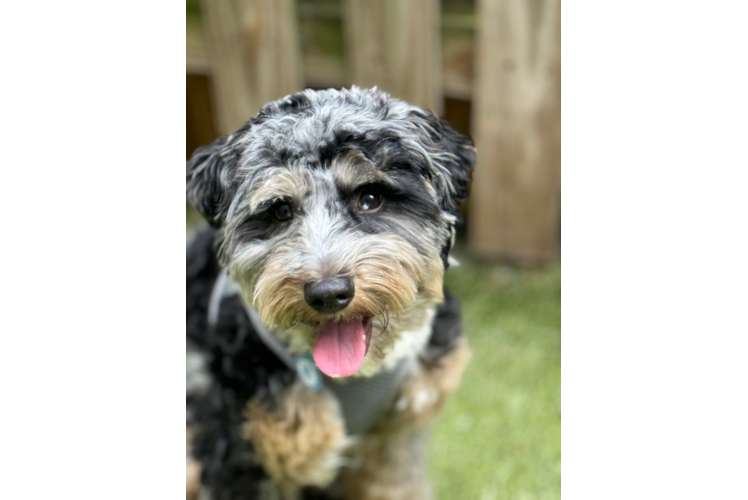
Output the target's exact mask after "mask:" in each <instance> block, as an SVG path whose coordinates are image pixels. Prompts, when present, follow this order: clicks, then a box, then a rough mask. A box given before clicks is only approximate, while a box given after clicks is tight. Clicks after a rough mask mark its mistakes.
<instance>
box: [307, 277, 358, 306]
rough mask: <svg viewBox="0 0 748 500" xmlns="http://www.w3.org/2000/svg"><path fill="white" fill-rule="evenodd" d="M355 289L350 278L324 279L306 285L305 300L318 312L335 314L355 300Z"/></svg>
mask: <svg viewBox="0 0 748 500" xmlns="http://www.w3.org/2000/svg"><path fill="white" fill-rule="evenodd" d="M354 292H355V287H354V286H353V280H352V279H350V278H322V279H321V280H319V281H315V282H314V283H307V284H306V285H304V299H306V303H307V304H309V305H310V306H311V308H312V309H314V310H315V311H317V312H321V313H325V314H333V313H336V312H338V311H342V310H343V309H345V308H346V307H348V304H350V303H351V300H353V294H354Z"/></svg>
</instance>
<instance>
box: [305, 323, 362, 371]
mask: <svg viewBox="0 0 748 500" xmlns="http://www.w3.org/2000/svg"><path fill="white" fill-rule="evenodd" d="M316 326H317V335H316V339H315V341H314V348H313V350H312V356H313V358H314V362H315V363H316V364H317V368H319V369H320V371H321V372H322V373H324V374H325V375H327V376H328V377H334V378H338V377H349V376H351V375H353V374H355V373H356V372H357V371H358V370H359V368H361V364H362V363H363V362H364V358H365V357H366V353H367V352H368V350H369V344H370V343H371V332H372V322H371V317H370V316H367V317H363V318H352V319H338V320H336V321H324V322H321V323H319V324H317V325H316Z"/></svg>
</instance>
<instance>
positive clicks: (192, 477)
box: [187, 425, 202, 500]
mask: <svg viewBox="0 0 748 500" xmlns="http://www.w3.org/2000/svg"><path fill="white" fill-rule="evenodd" d="M194 436H195V430H194V429H193V428H192V427H191V426H189V425H188V426H187V500H196V499H197V494H198V492H199V491H200V472H201V469H202V468H201V467H200V463H199V462H198V461H197V460H195V459H194V458H192V453H190V449H191V448H192V439H193V438H194Z"/></svg>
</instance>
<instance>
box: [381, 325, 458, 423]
mask: <svg viewBox="0 0 748 500" xmlns="http://www.w3.org/2000/svg"><path fill="white" fill-rule="evenodd" d="M470 357H471V353H470V348H469V347H468V344H467V341H466V340H465V339H464V338H461V339H459V340H458V341H457V343H456V344H455V347H454V348H453V349H452V350H451V351H450V352H449V353H447V354H445V355H444V356H442V357H440V358H439V359H438V360H435V361H434V362H433V363H429V364H425V363H419V364H418V366H417V367H416V369H415V371H414V372H413V373H412V374H411V375H410V376H409V377H408V378H407V379H405V381H404V382H403V385H402V387H401V389H400V394H399V396H398V398H397V399H396V400H395V405H394V408H393V412H394V415H393V416H394V418H395V419H396V421H399V422H402V423H403V424H406V425H408V424H410V425H415V426H423V425H426V424H428V423H429V422H431V421H432V420H433V419H435V418H436V417H437V416H438V415H439V413H441V410H442V409H443V408H444V404H445V403H446V402H447V400H448V399H449V397H450V396H452V394H454V392H455V391H456V390H457V388H458V387H459V386H460V381H461V380H462V374H463V373H464V372H465V369H466V368H467V365H468V363H469V362H470Z"/></svg>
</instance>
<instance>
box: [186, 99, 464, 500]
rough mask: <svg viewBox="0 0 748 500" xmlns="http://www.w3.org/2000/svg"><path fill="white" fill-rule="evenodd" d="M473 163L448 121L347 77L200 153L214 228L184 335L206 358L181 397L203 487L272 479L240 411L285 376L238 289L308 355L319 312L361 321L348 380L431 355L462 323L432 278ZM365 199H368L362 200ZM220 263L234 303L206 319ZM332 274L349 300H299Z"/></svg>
mask: <svg viewBox="0 0 748 500" xmlns="http://www.w3.org/2000/svg"><path fill="white" fill-rule="evenodd" d="M474 163H475V153H474V149H473V147H472V143H471V142H470V141H469V139H467V138H466V137H464V136H462V135H461V134H458V133H457V132H455V131H454V130H453V129H452V128H451V127H450V126H449V125H448V124H447V123H446V122H445V121H444V120H441V119H439V118H438V117H436V116H435V115H434V114H433V113H430V112H428V111H424V110H421V109H420V108H417V107H414V106H411V105H409V104H407V103H405V102H402V101H399V100H397V99H394V98H392V97H390V96H389V95H387V94H385V93H383V92H380V91H377V90H376V89H371V90H363V89H358V88H355V87H354V88H352V89H350V90H345V89H344V90H326V91H311V90H307V91H304V92H300V93H298V94H294V95H291V96H288V97H286V98H283V99H280V100H278V101H275V102H272V103H270V104H268V105H267V106H265V107H264V108H263V109H262V110H261V111H260V113H259V114H258V115H257V117H255V118H252V119H250V120H249V121H248V122H247V123H246V124H245V125H244V126H242V127H241V128H240V129H239V130H237V131H236V132H235V133H233V134H231V135H229V136H225V137H221V138H219V139H217V140H216V141H215V142H214V143H213V144H211V145H209V146H207V147H203V148H200V149H198V150H197V151H196V152H195V154H194V155H193V157H192V158H191V159H190V160H189V161H188V163H187V195H188V199H189V201H190V202H191V203H192V204H193V206H194V207H195V208H196V209H197V210H198V211H199V212H200V213H201V214H202V215H203V217H204V218H205V219H206V220H207V221H208V222H209V223H210V225H211V226H213V227H212V228H211V229H204V230H202V231H200V232H198V233H197V234H196V235H195V236H194V237H193V239H192V241H191V242H190V244H189V245H188V249H187V336H188V347H189V349H190V350H191V352H192V355H193V356H197V357H198V358H199V359H204V360H205V365H206V366H205V370H203V372H202V373H201V375H200V376H199V377H198V378H199V381H200V382H199V383H195V384H192V385H194V386H195V389H194V390H193V391H192V393H191V394H188V406H189V412H188V415H189V418H190V419H191V420H192V423H194V424H195V426H196V427H197V434H196V437H195V439H194V442H193V454H194V456H195V457H196V458H197V459H198V460H199V461H200V463H201V465H202V482H203V484H204V486H205V489H206V491H209V492H210V496H211V498H214V499H216V500H223V499H239V498H247V499H249V498H262V495H266V494H267V488H268V484H270V483H269V482H268V475H267V473H266V471H265V470H264V469H263V464H262V461H261V459H260V458H258V456H257V454H256V453H255V450H254V449H253V445H252V443H251V442H250V441H249V440H247V439H244V438H243V434H242V427H243V426H244V425H246V423H247V422H246V419H247V413H246V407H247V404H248V402H250V401H262V402H265V401H268V402H269V404H270V406H271V407H272V405H273V403H272V402H273V401H274V400H276V399H278V398H279V397H280V394H281V393H282V392H283V391H284V390H286V389H287V388H288V387H290V386H291V385H293V384H294V383H295V375H294V373H292V372H291V371H290V370H289V369H288V368H287V367H286V366H285V365H284V364H283V363H282V362H281V361H280V360H278V359H277V358H276V357H275V356H274V355H273V354H272V353H271V351H270V350H269V349H268V348H267V346H265V344H264V343H263V342H262V341H261V340H260V339H259V337H258V335H257V333H256V332H255V331H254V328H253V327H252V324H251V322H250V320H249V318H248V317H247V316H246V314H245V312H244V308H243V306H242V304H241V302H240V301H241V300H245V301H247V302H248V303H249V304H251V305H252V306H253V307H255V308H256V309H257V310H258V312H259V313H260V316H261V318H262V320H263V323H264V324H265V325H267V326H268V327H269V328H271V330H272V331H273V333H274V334H275V335H276V336H277V337H278V338H280V339H281V340H282V341H283V342H284V343H285V344H286V345H287V346H288V349H289V350H290V351H292V352H294V353H299V354H303V353H305V352H309V351H310V349H311V348H312V346H313V344H314V338H315V325H316V324H319V323H320V322H321V321H328V320H330V319H331V318H332V319H336V320H337V319H346V320H347V319H350V318H360V317H366V318H371V322H372V324H373V326H372V328H373V332H372V335H371V345H370V348H369V350H368V352H367V354H366V358H365V360H364V363H363V365H362V366H361V368H360V370H359V372H358V373H356V375H355V376H360V377H366V376H372V375H375V374H377V373H379V372H380V371H381V370H383V369H388V368H392V367H393V366H395V365H396V364H397V363H398V362H400V361H402V360H403V359H404V358H413V359H416V360H417V359H418V358H419V357H421V358H426V357H428V358H429V359H431V360H434V359H438V358H439V357H440V356H442V355H444V353H447V352H449V351H450V349H452V348H453V346H454V343H455V338H456V337H458V336H460V335H461V332H462V330H461V328H460V326H459V325H460V322H459V306H458V305H457V302H456V298H454V296H452V295H451V294H449V293H448V292H445V291H444V289H443V285H442V280H443V273H444V271H445V270H446V268H447V267H448V255H449V250H450V248H451V246H452V244H453V240H454V231H455V224H456V222H457V221H458V218H459V207H460V203H461V201H462V200H463V199H464V198H465V197H466V196H467V188H468V182H469V180H470V176H471V172H472V168H473V166H474ZM364 197H368V199H369V200H371V199H375V200H377V203H379V205H378V206H377V208H376V209H375V210H366V209H365V208H366V205H365V204H362V201H361V200H362V199H363V198H364ZM279 207H282V210H283V211H284V212H283V214H284V217H280V218H279V217H278V216H277V215H278V210H279ZM289 209H290V212H289ZM289 213H290V214H291V216H290V217H289V218H286V217H285V215H287V214H289ZM221 267H223V268H226V269H228V271H229V275H230V277H231V279H232V280H233V281H234V282H235V283H236V284H238V286H240V288H241V291H242V295H243V299H242V298H241V297H239V296H233V297H229V298H226V299H224V301H223V304H222V307H221V308H220V315H219V319H218V324H217V326H216V327H215V328H213V329H209V328H208V325H207V307H208V301H209V297H210V293H211V290H212V287H213V283H214V280H215V278H216V276H217V274H218V272H219V269H220V268H221ZM338 275H344V276H349V277H351V278H352V279H353V281H354V282H355V284H356V295H355V297H354V300H353V302H352V303H351V304H350V306H349V307H347V308H346V309H345V310H343V311H342V312H338V313H335V315H334V316H332V317H326V315H324V314H321V313H319V312H317V311H315V310H313V309H311V308H310V307H308V305H307V304H306V303H305V301H304V295H303V285H304V283H307V282H309V281H310V280H315V279H319V278H320V277H324V276H338ZM426 354H428V356H426ZM198 364H199V363H198ZM341 446H342V445H341ZM334 452H335V453H341V454H342V453H345V452H344V450H343V449H342V448H341V449H335V450H334ZM326 463H329V464H335V465H334V466H331V467H338V466H339V464H340V463H341V461H339V460H329V461H328V462H326ZM336 475H337V472H336V471H335V470H331V471H324V474H322V476H321V477H325V478H326V479H324V480H319V479H315V480H314V481H312V482H311V483H310V484H301V485H299V486H300V487H306V486H316V487H317V488H318V491H322V490H320V488H322V489H324V488H326V487H328V486H330V485H331V484H332V485H334V481H335V477H336ZM315 477H320V476H319V475H318V476H315ZM305 491H307V492H308V491H309V490H308V489H307V490H305Z"/></svg>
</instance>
